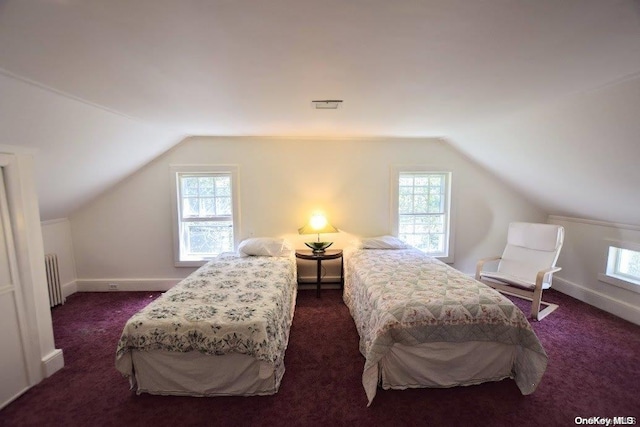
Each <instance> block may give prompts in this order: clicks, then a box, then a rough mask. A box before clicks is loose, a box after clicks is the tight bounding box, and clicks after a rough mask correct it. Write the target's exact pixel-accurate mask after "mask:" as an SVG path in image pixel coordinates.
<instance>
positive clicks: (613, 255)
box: [598, 240, 640, 293]
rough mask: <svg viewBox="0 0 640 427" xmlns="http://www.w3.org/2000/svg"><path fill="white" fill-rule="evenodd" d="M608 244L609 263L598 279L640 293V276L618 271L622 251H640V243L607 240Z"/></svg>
mask: <svg viewBox="0 0 640 427" xmlns="http://www.w3.org/2000/svg"><path fill="white" fill-rule="evenodd" d="M605 243H606V244H607V245H606V247H607V265H606V269H605V272H604V273H600V274H598V280H599V281H601V282H604V283H608V284H610V285H614V286H617V287H619V288H623V289H627V290H629V291H632V292H636V293H640V278H638V279H636V278H634V277H633V276H629V275H626V274H620V273H619V272H618V260H619V256H620V251H622V250H631V251H635V252H640V244H638V243H634V242H623V241H617V240H606V242H605Z"/></svg>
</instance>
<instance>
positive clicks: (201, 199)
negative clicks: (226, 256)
mask: <svg viewBox="0 0 640 427" xmlns="http://www.w3.org/2000/svg"><path fill="white" fill-rule="evenodd" d="M171 172H172V177H173V180H174V181H175V194H174V195H173V200H174V211H175V218H174V240H175V242H174V246H175V247H174V252H175V264H176V266H199V265H202V264H203V263H204V262H205V261H206V260H207V259H210V258H212V257H215V256H216V255H218V254H220V253H222V252H229V251H233V250H234V247H235V237H234V236H235V235H236V233H237V224H238V221H237V217H238V212H237V211H238V208H237V196H236V194H237V192H236V189H235V185H234V183H235V182H236V181H237V179H236V178H235V176H236V175H237V170H236V168H234V167H228V166H226V167H215V166H207V167H203V166H199V167H186V166H183V167H172V168H171Z"/></svg>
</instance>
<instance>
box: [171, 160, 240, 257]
mask: <svg viewBox="0 0 640 427" xmlns="http://www.w3.org/2000/svg"><path fill="white" fill-rule="evenodd" d="M182 174H193V175H200V174H201V175H205V176H206V175H220V174H224V175H229V176H230V177H231V209H232V215H231V216H232V221H233V250H235V248H237V247H238V236H240V197H239V194H240V190H239V187H240V185H239V180H238V174H239V168H238V166H236V165H170V167H169V175H170V188H171V210H172V223H173V224H172V228H173V257H174V260H173V261H174V266H176V267H200V266H202V265H204V264H205V263H206V262H207V261H208V260H209V259H211V258H212V257H202V258H200V259H190V260H186V259H183V257H182V256H181V246H182V245H181V241H180V228H181V227H180V224H181V221H182V219H181V206H180V205H181V204H180V189H179V185H180V180H179V179H178V176H179V175H182Z"/></svg>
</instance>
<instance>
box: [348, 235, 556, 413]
mask: <svg viewBox="0 0 640 427" xmlns="http://www.w3.org/2000/svg"><path fill="white" fill-rule="evenodd" d="M361 246H362V247H361V248H359V249H352V250H350V251H346V252H345V287H344V294H343V299H344V302H345V304H346V305H347V306H348V307H349V311H350V312H351V316H352V317H353V319H354V321H355V324H356V328H357V330H358V334H359V335H360V352H361V353H362V355H363V356H364V357H365V365H364V371H363V374H362V384H363V386H364V389H365V392H366V394H367V398H368V401H369V404H371V401H372V400H373V398H374V397H375V395H376V391H377V388H378V386H381V387H382V388H383V389H406V388H419V387H453V386H459V385H472V384H479V383H483V382H487V381H499V380H502V379H504V378H513V379H514V380H515V382H516V384H517V385H518V387H519V389H520V391H521V392H522V394H525V395H526V394H530V393H533V391H534V390H535V389H536V387H537V385H538V383H539V382H540V380H541V378H542V375H543V373H544V371H545V369H546V366H547V355H546V353H545V351H544V349H543V348H542V345H541V344H540V342H539V340H538V338H537V336H536V335H535V333H534V332H533V329H532V328H531V325H530V324H529V322H528V321H527V318H526V317H525V316H524V314H523V313H522V311H520V310H519V309H518V308H517V307H516V306H515V305H514V304H513V303H512V302H511V301H509V300H508V299H507V298H506V297H504V296H503V295H502V294H500V293H498V292H497V291H495V290H493V289H491V288H490V287H488V286H486V285H484V284H482V283H480V282H478V281H476V280H474V279H473V278H471V277H469V276H466V275H465V274H463V273H461V272H459V271H457V270H455V269H453V268H452V267H450V266H448V265H446V264H444V263H443V262H441V261H439V260H437V259H435V258H431V257H429V256H428V255H426V254H424V253H423V252H421V251H419V250H417V249H415V248H411V247H407V246H406V245H405V244H404V243H402V242H401V241H399V240H397V239H395V238H393V237H390V236H385V237H384V238H382V239H380V238H376V239H366V240H364V241H363V244H362V245H361Z"/></svg>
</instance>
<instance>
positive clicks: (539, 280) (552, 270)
mask: <svg viewBox="0 0 640 427" xmlns="http://www.w3.org/2000/svg"><path fill="white" fill-rule="evenodd" d="M560 270H562V267H551V268H547V269H546V270H540V271H538V274H536V289H542V281H543V280H544V276H546V275H547V274H549V273H555V272H557V271H560Z"/></svg>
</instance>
